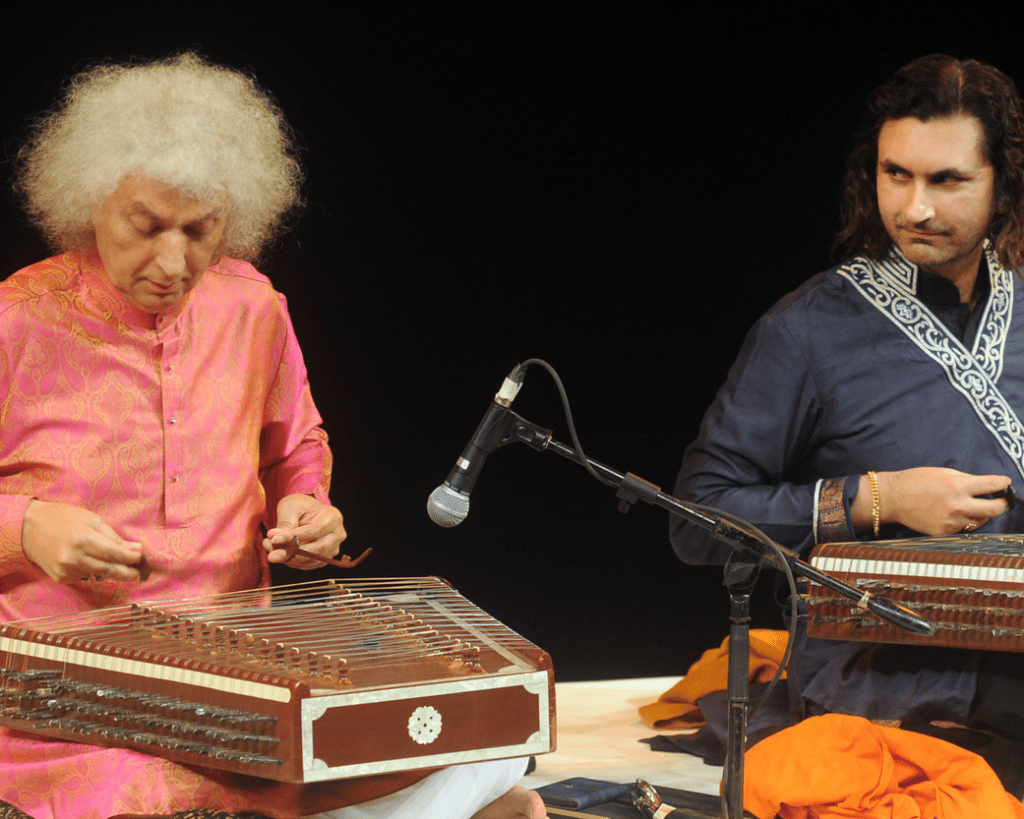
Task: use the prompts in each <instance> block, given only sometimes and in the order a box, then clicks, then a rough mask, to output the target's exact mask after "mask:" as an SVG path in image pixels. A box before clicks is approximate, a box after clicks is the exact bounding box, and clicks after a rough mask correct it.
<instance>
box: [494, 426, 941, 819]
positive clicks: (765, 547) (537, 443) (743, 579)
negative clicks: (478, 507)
mask: <svg viewBox="0 0 1024 819" xmlns="http://www.w3.org/2000/svg"><path fill="white" fill-rule="evenodd" d="M505 412H506V413H507V415H506V416H505V418H503V419H501V420H500V421H498V424H499V425H500V427H499V434H498V436H497V441H496V443H495V445H494V449H498V448H499V447H502V446H504V445H506V444H511V443H517V442H518V443H523V444H526V445H527V446H529V447H531V448H532V449H535V450H537V451H538V452H554V453H555V454H557V455H561V456H562V457H563V458H566V459H568V460H570V461H573V462H575V463H578V464H582V465H584V466H588V467H589V468H590V469H591V470H593V471H594V472H596V473H597V474H598V475H599V476H601V477H602V478H604V479H605V480H606V481H607V482H608V483H609V484H611V485H614V486H616V487H617V491H616V493H615V496H616V497H617V498H618V499H619V505H618V509H619V511H620V512H623V513H625V512H628V511H629V510H630V509H632V508H633V506H634V505H635V504H636V503H637V501H643V502H644V503H647V504H650V505H652V506H659V507H661V508H662V509H667V510H668V511H669V512H671V513H673V514H676V515H680V516H681V517H683V518H685V519H686V520H688V521H690V522H691V523H694V524H696V525H697V526H700V527H702V528H703V529H706V530H707V531H709V532H710V533H711V536H712V537H714V538H715V539H716V540H718V541H719V542H721V543H724V544H725V545H727V546H729V547H730V548H732V549H733V551H734V554H733V555H732V557H731V558H730V559H729V562H728V563H727V564H726V567H725V580H724V585H725V586H726V587H727V588H728V589H729V599H730V614H729V622H730V630H729V673H728V686H727V693H728V698H729V715H728V727H727V735H726V753H725V767H724V769H723V776H722V786H723V787H722V791H723V794H722V798H723V803H724V806H725V816H726V818H727V819H738V817H742V815H743V755H744V753H745V751H746V726H747V702H748V700H749V695H750V594H751V591H752V589H753V587H754V583H755V581H756V580H757V575H758V572H759V571H760V567H761V565H762V564H768V565H771V566H772V567H774V568H776V569H780V570H782V571H785V570H786V568H787V567H788V568H789V570H790V571H791V572H792V573H793V575H794V576H798V577H803V578H804V579H806V580H809V581H812V582H814V583H817V584H818V585H820V586H824V587H825V588H828V589H832V590H833V591H835V592H837V593H839V594H841V595H843V596H844V597H847V598H849V599H850V600H854V601H856V602H857V605H858V606H860V607H863V608H866V609H868V610H869V611H871V612H872V613H874V614H875V615H877V616H878V617H880V618H882V619H883V620H885V621H886V622H888V623H891V624H892V625H895V626H898V627H899V628H902V629H906V630H907V631H911V632H914V633H917V634H926V635H930V634H933V633H934V632H935V628H934V626H932V624H931V623H929V622H928V621H927V620H925V619H924V618H922V617H919V616H918V615H917V614H915V613H914V612H912V611H910V610H908V609H905V608H903V607H901V606H898V605H897V604H895V603H893V602H892V601H891V600H889V599H887V598H885V597H881V596H877V595H872V594H868V593H864V592H861V591H858V590H857V589H855V588H853V587H852V586H849V585H847V584H846V583H843V582H842V581H840V580H836V579H835V578H834V577H832V576H831V575H828V574H826V573H824V572H822V571H820V570H818V569H816V568H814V567H813V566H811V565H810V564H809V563H805V562H804V561H803V560H801V559H800V558H799V557H798V556H797V554H796V553H795V552H793V551H792V550H790V549H787V548H785V547H784V546H781V545H779V544H777V543H774V542H772V541H769V540H768V539H767V538H766V537H764V535H762V534H761V533H760V532H757V530H756V529H754V528H753V527H752V526H750V525H749V524H746V525H744V524H743V523H742V522H740V521H738V520H735V519H732V520H726V519H725V518H724V517H721V516H718V515H711V514H707V513H705V512H704V511H702V510H700V509H696V508H694V507H693V506H691V505H689V504H687V503H684V502H683V501H680V500H678V499H677V498H674V497H672V496H671V495H667V494H665V493H664V492H662V491H661V489H660V488H659V487H657V486H655V485H654V484H652V483H649V482H648V481H645V480H643V479H642V478H639V477H637V476H636V475H633V474H632V473H626V474H622V473H621V472H616V471H615V470H614V469H611V468H609V467H607V466H605V465H604V464H602V463H600V462H599V461H594V460H591V459H590V458H587V457H585V456H582V455H581V454H580V453H579V452H577V451H576V450H575V449H573V448H572V447H568V446H565V445H564V444H561V443H559V442H558V441H556V440H554V438H552V436H551V430H548V429H544V428H543V427H539V426H537V425H535V424H531V423H530V422H529V421H526V420H525V419H523V418H522V417H521V416H519V415H518V414H516V413H514V412H512V410H510V409H507V408H506V409H505ZM489 451H493V450H489Z"/></svg>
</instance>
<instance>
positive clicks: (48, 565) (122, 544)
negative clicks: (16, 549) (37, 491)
mask: <svg viewBox="0 0 1024 819" xmlns="http://www.w3.org/2000/svg"><path fill="white" fill-rule="evenodd" d="M21 549H22V551H23V552H24V553H25V557H27V558H28V559H29V560H30V561H32V563H34V564H35V565H36V566H38V567H39V568H40V569H42V570H43V571H44V572H46V574H47V575H49V576H50V577H51V578H52V579H53V580H55V581H56V582H58V583H80V582H82V581H83V580H89V579H93V578H110V579H113V580H138V579H139V577H140V574H139V570H138V568H136V567H137V566H138V565H139V563H140V561H141V560H142V544H141V543H135V542H132V541H128V540H124V539H123V538H122V537H121V536H120V535H118V534H117V532H115V531H114V530H113V529H112V528H111V527H110V526H109V525H108V524H107V523H106V521H104V520H103V518H101V517H100V516H99V515H97V514H96V513H95V512H90V511H88V510H87V509H82V508H81V507H78V506H73V505H72V504H69V503H51V502H48V501H41V500H36V499H33V500H32V501H31V502H30V503H29V505H28V508H27V509H26V510H25V519H24V522H23V523H22V529H21Z"/></svg>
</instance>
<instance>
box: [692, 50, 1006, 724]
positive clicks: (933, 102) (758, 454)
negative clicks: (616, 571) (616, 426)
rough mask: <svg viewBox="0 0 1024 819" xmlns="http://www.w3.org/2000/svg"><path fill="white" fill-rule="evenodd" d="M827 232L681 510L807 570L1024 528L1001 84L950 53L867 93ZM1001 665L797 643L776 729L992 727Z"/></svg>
mask: <svg viewBox="0 0 1024 819" xmlns="http://www.w3.org/2000/svg"><path fill="white" fill-rule="evenodd" d="M842 215H843V228H842V230H841V232H840V234H839V237H838V240H837V247H838V248H840V249H841V250H842V252H843V254H844V258H845V259H846V261H844V262H843V263H842V264H840V265H839V266H837V267H835V268H833V269H831V270H829V271H826V272H824V273H821V274H819V275H817V276H815V277H813V278H812V279H810V280H809V281H807V282H806V283H805V284H804V285H803V286H801V287H800V288H799V289H798V290H796V291H795V292H793V293H790V294H789V295H787V296H786V297H785V298H783V299H782V300H781V301H780V302H779V303H778V304H776V305H775V306H774V307H773V308H772V309H771V310H770V311H769V312H768V313H767V314H766V315H765V316H764V317H762V318H761V319H760V320H759V321H758V323H757V324H756V325H755V326H754V328H753V329H752V330H751V331H750V334H749V335H748V337H747V339H746V342H745V344H744V346H743V349H742V351H741V352H740V355H739V358H738V359H737V361H736V363H735V364H734V365H733V368H732V370H731V371H730V374H729V379H728V382H727V383H726V385H725V386H724V387H723V388H722V390H721V391H720V392H719V394H718V397H717V399H716V401H715V403H714V404H713V405H712V407H711V408H710V409H709V411H708V413H707V414H706V416H705V418H704V422H703V424H702V426H701V430H700V436H699V438H698V440H697V441H696V442H694V443H693V444H691V446H690V447H689V448H688V450H687V452H686V455H685V458H684V462H683V467H682V471H681V473H680V476H679V481H678V483H677V485H676V494H677V495H678V496H679V497H681V498H684V499H688V500H692V501H696V502H699V503H703V504H707V505H710V506H715V507H719V508H721V509H723V510H726V511H728V512H731V513H733V514H735V515H738V516H739V517H741V518H744V519H746V520H748V521H750V522H751V523H753V524H755V525H756V526H758V527H760V528H761V529H763V530H764V531H765V532H766V533H767V534H768V535H769V536H770V537H772V538H774V539H775V540H777V541H779V542H781V543H783V544H784V545H786V546H789V547H791V548H793V549H796V550H798V551H799V552H801V553H802V554H803V555H804V556H805V557H806V555H807V554H808V552H809V551H810V549H811V548H812V547H813V546H814V545H815V544H819V543H823V542H828V541H854V540H857V539H858V538H859V539H877V538H881V539H889V538H901V537H911V536H915V535H921V534H926V535H936V536H947V535H955V534H956V533H959V532H971V531H975V530H977V531H983V532H992V533H1005V532H1020V531H1024V514H1022V513H1021V510H1020V509H1013V510H1009V511H1008V508H1007V506H1008V504H1007V501H1006V500H1005V499H1004V498H1003V497H993V495H995V494H996V493H1000V492H1002V491H1003V490H1005V489H1007V487H1009V486H1010V485H1011V484H1016V485H1017V486H1024V423H1022V419H1024V312H1022V311H1024V285H1022V283H1021V281H1020V280H1019V279H1018V275H1017V272H1015V271H1019V269H1020V268H1021V267H1022V265H1024V111H1022V104H1021V100H1020V97H1019V95H1018V93H1017V90H1016V88H1015V87H1014V84H1013V82H1012V81H1011V80H1010V79H1009V78H1008V77H1007V76H1006V75H1004V74H1003V73H1001V72H1000V71H998V70H997V69H995V68H993V67H992V66H989V65H985V64H983V63H980V62H977V61H974V60H963V61H961V60H957V59H955V58H953V57H948V56H943V55H935V56H929V57H924V58H921V59H918V60H915V61H914V62H912V63H910V64H909V65H907V66H905V67H903V68H902V69H900V70H899V71H898V72H897V73H896V74H895V75H894V76H893V77H892V78H891V79H890V80H889V81H887V82H886V83H885V84H884V85H882V86H881V87H880V88H878V89H877V90H876V91H875V92H874V93H873V95H872V96H871V98H870V101H869V105H868V110H867V116H866V119H865V123H864V126H863V127H862V129H861V131H860V133H859V134H858V138H857V141H856V147H855V148H854V149H853V151H852V153H851V155H850V158H849V163H848V169H847V174H846V178H845V181H844V189H843V200H842ZM672 542H673V546H674V548H675V550H676V552H677V553H678V554H679V556H680V557H681V558H682V559H683V560H686V561H688V562H692V563H714V562H722V561H724V560H725V558H726V557H727V556H728V553H727V550H726V549H725V548H724V547H722V546H719V545H718V544H716V543H714V542H712V541H711V539H710V537H709V536H708V535H707V534H706V533H704V532H702V531H698V530H697V528H696V527H694V526H692V525H689V524H686V523H684V522H683V521H682V520H681V519H678V518H677V519H674V520H673V523H672ZM1007 665H1012V664H1010V663H1007V662H1005V657H1004V656H1003V655H998V654H993V655H988V656H986V655H982V654H980V653H977V652H967V651H957V650H947V649H939V648H931V647H921V648H908V647H905V646H885V645H872V644H867V643H844V642H838V641H829V640H815V639H811V638H808V637H807V635H806V632H805V631H804V630H803V628H802V627H801V629H800V631H799V644H798V646H797V650H796V652H795V657H794V660H793V662H792V664H791V667H790V670H789V689H790V711H789V713H788V714H787V715H786V716H785V717H784V718H782V722H783V723H784V722H786V721H792V720H798V719H800V718H802V717H804V716H808V715H812V714H820V713H826V712H839V713H849V714H857V715H860V716H865V717H869V718H875V719H891V720H902V721H905V722H930V721H932V720H950V721H954V722H957V723H960V724H968V723H970V724H972V725H977V726H979V727H984V728H995V729H997V730H999V731H1007V730H1009V724H1010V718H1006V717H1005V715H1004V714H1002V713H1001V711H1000V710H999V709H993V708H992V703H993V702H997V701H1012V702H1011V703H1010V706H1009V708H1010V710H1011V711H1012V709H1013V707H1017V708H1020V707H1021V703H1024V685H1022V684H1021V683H1020V682H1018V681H1017V680H1016V679H1015V678H1014V676H1013V674H1012V673H1011V672H1007V671H1006V668H1005V667H1004V666H1007ZM1007 686H1008V687H1007ZM1012 691H1016V692H1017V693H1016V694H1008V693H1007V692H1012ZM1022 724H1024V723H1022ZM1020 734H1021V738H1024V731H1021V732H1020Z"/></svg>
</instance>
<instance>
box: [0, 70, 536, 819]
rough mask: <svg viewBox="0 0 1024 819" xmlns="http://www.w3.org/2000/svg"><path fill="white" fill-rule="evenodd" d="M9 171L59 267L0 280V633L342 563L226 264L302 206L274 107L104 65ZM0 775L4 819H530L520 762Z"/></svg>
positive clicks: (195, 78)
mask: <svg viewBox="0 0 1024 819" xmlns="http://www.w3.org/2000/svg"><path fill="white" fill-rule="evenodd" d="M17 165H18V186H19V190H20V192H21V193H22V194H23V197H24V199H25V203H26V207H27V209H28V211H29V213H30V215H31V217H32V218H33V220H34V221H35V223H36V224H37V225H38V226H39V227H40V229H41V230H42V231H43V232H44V233H45V234H46V236H47V238H48V239H49V240H50V242H51V243H52V244H53V245H54V247H55V248H56V249H58V250H60V251H62V252H61V253H60V255H57V256H54V257H52V258H49V259H46V260H45V261H42V262H39V263H38V264H34V265H32V266H30V267H27V268H25V269H24V270H20V271H18V272H17V273H15V274H13V275H12V276H10V277H9V278H8V279H7V280H6V281H5V282H3V284H0V620H3V621H11V620H20V619H24V618H31V617H36V616H40V615H45V614H53V613H55V612H76V611H85V610H91V609H95V608H99V607H103V606H109V605H120V604H125V603H130V602H133V601H138V600H144V599H145V600H150V599H156V598H170V597H174V598H182V597H184V598H191V597H195V596H200V595H208V594H219V593H223V592H231V591H236V590H243V589H253V588H259V587H261V586H266V585H268V584H269V582H270V576H269V563H273V562H283V561H287V560H289V558H290V557H291V556H292V555H293V553H292V552H291V551H289V550H288V549H287V548H286V547H287V546H289V545H290V544H292V543H293V542H298V543H301V544H302V548H303V549H304V550H305V551H307V552H312V553H315V554H317V555H320V556H322V557H333V556H334V555H336V554H337V552H338V550H339V545H340V544H341V542H342V541H343V540H344V538H345V529H344V526H343V522H342V515H341V513H340V512H339V511H338V509H336V508H334V507H333V506H332V505H331V504H330V501H329V500H328V497H327V489H328V484H329V481H330V471H331V454H330V450H329V448H328V445H327V436H326V434H325V433H324V432H323V430H322V429H321V427H320V424H321V419H320V416H319V414H318V413H317V410H316V407H315V406H314V404H313V401H312V398H311V396H310V390H309V385H308V383H307V381H306V370H305V366H304V364H303V359H302V354H301V351H300V350H299V346H298V343H297V341H296V338H295V334H294V332H293V330H292V324H291V320H290V318H289V316H288V311H287V307H286V304H285V300H284V297H283V296H281V294H279V293H277V292H276V291H275V290H274V289H273V287H272V286H271V284H270V282H269V281H268V280H267V278H266V277H264V276H263V275H261V274H260V273H259V272H257V271H256V269H255V268H253V267H252V265H251V264H249V263H248V262H246V261H241V259H249V260H254V259H256V258H257V257H258V255H259V253H260V252H261V250H262V249H263V248H264V247H265V246H266V244H267V242H268V241H269V240H270V239H271V238H272V237H273V236H274V235H275V234H276V233H277V231H278V230H279V229H280V227H281V225H282V219H283V217H284V216H285V215H286V214H287V213H289V212H291V211H292V210H293V209H294V208H295V207H296V205H297V204H298V202H299V185H300V181H301V173H300V169H299V165H298V163H297V161H296V158H295V150H294V146H293V142H292V139H291V135H290V132H289V129H288V126H287V125H286V123H285V121H284V119H283V117H282V116H281V113H280V111H279V110H278V109H277V107H276V105H275V104H274V103H273V102H272V101H271V99H270V98H269V97H268V95H267V94H266V93H265V92H264V91H262V90H261V89H260V88H259V87H258V86H257V85H256V84H255V83H254V82H253V81H252V80H251V79H250V78H249V77H247V76H245V75H244V74H241V73H239V72H236V71H233V70H231V69H227V68H223V67H220V66H215V65H211V64H209V63H207V62H206V61H204V60H202V59H201V58H199V57H197V56H195V55H194V54H184V55H181V56H178V57H174V58H171V59H168V60H164V61H158V62H153V63H146V64H138V65H131V66H106V65H104V66H99V67H97V68H93V69H91V70H89V71H86V72H84V73H83V74H81V75H79V76H77V77H75V78H74V79H73V80H72V81H71V83H70V85H69V86H68V89H67V92H66V94H65V96H64V98H63V100H62V101H61V102H60V104H59V105H58V106H57V107H56V108H55V109H54V111H53V112H51V113H50V114H49V115H47V116H46V117H45V118H43V119H42V120H40V121H39V122H38V123H37V124H36V126H35V127H34V128H33V130H32V133H31V134H30V137H29V139H28V140H27V142H26V144H25V146H24V147H23V148H22V150H21V151H20V152H19V154H18V157H17ZM263 529H265V530H266V531H265V532H264V531H263ZM290 562H291V565H294V566H298V567H300V568H311V567H313V566H315V565H320V563H319V562H318V561H317V560H315V559H313V558H310V557H296V558H294V559H292V560H291V561H290ZM0 760H2V773H0V800H3V801H4V802H6V803H8V805H7V806H6V807H0V815H2V816H7V815H11V816H14V815H27V816H31V817H33V819H67V817H70V816H74V817H77V819H108V817H112V816H155V815H157V816H167V815H172V814H180V815H181V816H186V815H188V816H204V815H205V816H213V815H217V816H224V815H227V814H224V813H221V812H223V811H228V812H231V813H235V814H243V813H244V814H245V815H247V816H269V817H297V816H308V815H311V814H316V815H318V816H324V817H327V816H329V817H338V819H349V818H350V817H351V819H370V817H383V816H389V817H400V816H408V817H432V816H438V817H440V816H444V817H460V816H462V817H468V816H471V815H477V816H479V817H481V819H484V818H485V817H490V818H492V819H504V818H505V817H516V816H528V817H542V816H543V815H544V808H543V805H542V803H541V802H540V799H539V798H538V797H537V795H536V794H535V793H532V792H530V791H527V790H526V789H524V788H522V787H520V786H518V785H516V784H515V783H516V782H517V781H518V779H519V778H520V777H521V776H522V774H523V769H524V767H525V765H524V762H523V760H512V761H498V762H488V763H478V764H474V765H465V766H457V767H453V768H448V769H445V770H442V771H439V772H435V773H433V774H430V775H426V774H425V773H423V772H416V773H411V774H397V775H391V776H389V777H367V778H364V779H359V780H346V781H343V782H339V783H321V784H320V785H318V786H316V787H311V786H292V785H284V784H281V783H271V782H268V781H263V780H258V779H255V778H253V777H245V776H242V775H239V774H230V773H224V772H217V771H209V770H204V769H200V768H194V767H188V766H183V765H179V764H176V763H174V762H170V761H168V760H164V759H159V758H157V757H152V756H148V755H146V754H142V753H138V752H135V751H129V750H122V749H116V748H103V747H96V746H87V745H79V744H75V743H68V742H61V741H51V740H47V739H44V738H40V737H36V736H32V735H29V734H23V733H20V732H17V731H13V730H8V729H0ZM4 810H6V811H9V812H10V813H3V811H4ZM19 811H20V812H21V813H19ZM215 812H217V813H215Z"/></svg>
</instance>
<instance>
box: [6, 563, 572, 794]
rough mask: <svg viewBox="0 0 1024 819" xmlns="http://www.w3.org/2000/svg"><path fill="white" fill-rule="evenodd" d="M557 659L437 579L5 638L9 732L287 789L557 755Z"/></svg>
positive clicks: (40, 624) (36, 627)
mask: <svg viewBox="0 0 1024 819" xmlns="http://www.w3.org/2000/svg"><path fill="white" fill-rule="evenodd" d="M554 691H555V689H554V673H553V671H552V667H551V660H550V658H549V657H548V655H547V654H546V653H545V652H543V651H541V650H540V649H539V648H537V647H536V646H534V645H533V644H531V643H530V642H528V641H527V640H525V639H524V638H523V637H521V636H520V635H518V634H516V633H515V632H514V631H512V630H511V629H509V628H508V627H506V626H504V625H502V624H501V623H499V622H498V621H497V620H495V619H494V618H492V617H490V616H489V615H487V614H486V613H484V612H483V611H481V610H480V609H479V608H477V607H476V606H474V605H473V604H472V603H470V602H469V601H467V600H466V599H465V598H464V597H462V596H461V595H459V594H458V592H456V591H455V590H454V589H452V588H451V586H449V585H448V584H447V583H445V582H444V581H442V580H440V579H438V578H430V577H423V578H404V579H397V580H396V579H389V580H360V581H356V582H344V583H343V582H341V581H333V580H328V581H317V582H312V583H303V584H298V585H295V586H282V587H277V588H273V589H265V590H258V591H251V592H238V593H233V594H226V595H218V596H214V597H206V598H198V599H190V600H176V601H159V602H153V603H148V604H135V605H132V606H125V607H119V608H112V609H103V610H99V611H93V612H88V613H84V614H75V615H65V616H54V617H46V618H38V619H34V620H23V621H19V622H14V623H8V624H6V625H4V626H2V627H0V724H3V725H6V726H8V727H10V728H14V729H17V730H22V731H30V732H34V733H38V734H44V735H47V736H52V737H59V738H62V739H69V740H74V741H78V742H88V743H94V744H99V745H107V746H116V747H126V748H135V749H138V750H141V751H145V752H148V753H153V754H156V755H158V756H163V757H166V758H168V759H173V760H175V761H178V762H184V763H189V764H195V765H203V766H206V767H211V768H220V769H224V770H230V771H237V772H241V773H247V774H251V775H255V776H261V777H265V778H268V779H276V780H280V781H284V782H317V781H323V780H328V779H341V778H346V777H353V776H364V775H371V774H378V773H385V772H391V771H401V770H411V769H416V768H430V767H436V766H442V765H452V764H457V763H462V762H471V761H479V760H486V759H501V758H508V757H514V756H528V755H531V754H538V753H545V752H547V751H550V750H553V748H554V742H555V698H554Z"/></svg>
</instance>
